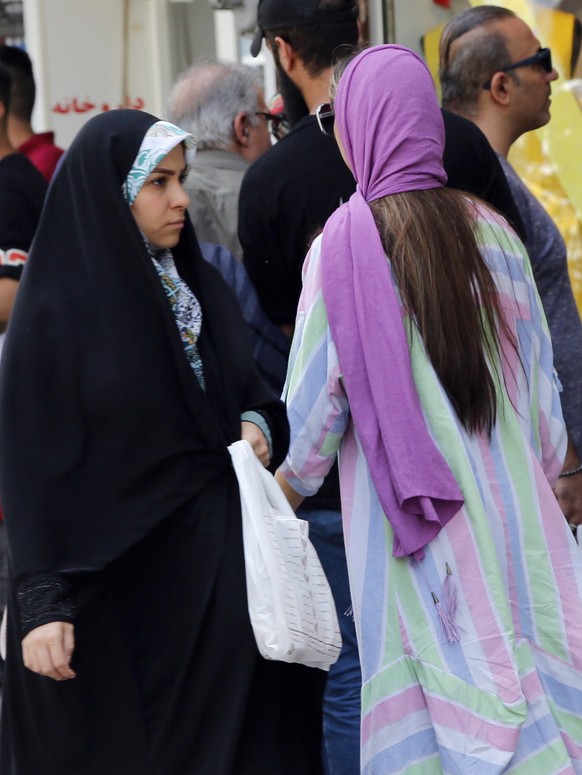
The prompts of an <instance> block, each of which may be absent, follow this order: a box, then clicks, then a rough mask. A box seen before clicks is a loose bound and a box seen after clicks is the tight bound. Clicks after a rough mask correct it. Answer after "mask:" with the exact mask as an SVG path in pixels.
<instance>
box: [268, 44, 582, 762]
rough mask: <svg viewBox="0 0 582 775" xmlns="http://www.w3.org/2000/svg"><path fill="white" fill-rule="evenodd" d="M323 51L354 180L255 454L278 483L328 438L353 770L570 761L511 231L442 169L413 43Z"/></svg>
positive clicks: (535, 321)
mask: <svg viewBox="0 0 582 775" xmlns="http://www.w3.org/2000/svg"><path fill="white" fill-rule="evenodd" d="M338 72H339V73H340V74H339V83H337V78H336V84H335V85H332V93H333V92H334V91H335V94H334V97H335V102H334V106H333V107H334V110H335V135H336V138H337V141H338V143H339V145H340V148H341V150H342V153H343V155H344V159H345V160H346V163H347V165H348V166H349V167H350V169H351V170H352V172H353V174H354V177H355V179H356V181H357V184H358V186H357V191H356V193H355V194H354V195H353V197H352V198H351V199H350V201H349V202H348V203H346V204H345V205H343V206H342V207H341V208H340V209H339V210H337V211H336V212H335V213H334V215H333V216H332V217H331V218H330V219H329V221H328V222H327V224H326V226H325V229H324V231H323V234H322V235H321V236H320V237H318V238H317V239H316V240H315V241H314V243H313V245H312V247H311V250H310V252H309V254H308V257H307V259H306V262H305V266H304V270H303V282H304V287H303V294H302V297H301V300H300V302H299V310H298V316H297V325H296V333H295V339H294V342H293V347H292V354H291V360H290V365H289V372H288V377H287V385H286V397H287V404H288V415H289V419H290V423H291V447H290V450H289V454H288V456H287V459H286V461H285V463H284V464H283V466H282V468H281V469H280V470H279V472H278V474H277V476H278V479H279V481H280V483H281V485H282V487H283V488H284V490H285V492H286V494H287V496H288V498H289V500H290V501H291V502H292V503H293V505H295V506H297V505H298V503H300V501H301V500H302V498H303V497H305V496H308V495H312V494H313V493H315V492H316V491H317V490H318V488H319V486H320V485H321V483H322V481H323V479H324V477H325V476H326V474H327V472H328V471H329V469H330V467H331V465H332V462H333V460H334V459H335V456H336V454H338V455H339V461H340V479H341V487H342V512H343V517H344V532H345V538H346V550H347V555H348V567H349V573H350V585H351V591H352V599H353V611H354V616H355V620H356V627H357V632H358V639H359V647H360V654H361V661H362V673H363V690H362V772H363V773H366V775H372V774H374V775H389V774H390V773H397V772H398V773H413V772H414V773H423V775H426V773H431V774H432V773H435V775H436V773H443V772H444V773H457V772H464V771H471V772H479V773H488V774H489V773H500V772H510V771H518V770H519V771H522V772H523V771H527V772H532V773H533V772H535V773H536V775H549V774H550V773H558V772H582V725H581V724H580V715H581V714H582V555H581V554H580V551H579V549H578V547H577V546H576V543H575V541H574V539H573V537H572V535H571V533H570V530H569V528H568V525H567V523H566V521H565V519H564V518H563V515H562V514H561V512H560V509H559V507H558V504H557V501H556V498H555V497H554V494H553V492H552V483H553V482H554V481H555V479H556V477H557V476H558V474H559V472H560V470H561V464H562V460H563V456H564V452H565V444H566V436H565V432H564V425H563V421H562V416H561V410H560V402H559V397H558V383H557V380H556V379H555V372H554V370H553V363H552V351H551V343H550V338H549V334H548V328H547V325H546V321H545V318H544V315H543V311H542V308H541V306H540V302H539V299H538V296H537V292H536V290H535V285H534V282H533V279H532V275H531V269H530V267H529V263H528V260H527V257H526V253H525V250H524V248H523V246H522V245H521V243H520V242H519V240H518V239H517V237H516V236H515V234H514V232H513V231H512V230H511V229H510V228H509V227H508V225H507V223H506V222H505V221H504V220H503V219H502V218H501V217H500V216H499V215H497V214H496V213H494V212H493V211H492V210H490V209H488V208H487V207H486V206H485V205H484V204H483V203H482V202H478V201H476V200H473V199H470V198H468V197H467V196H466V195H464V194H461V193H460V192H458V191H454V190H450V189H445V188H443V186H444V183H445V182H446V175H445V173H444V170H443V166H442V152H443V144H444V131H443V123H442V118H441V115H440V112H439V108H438V103H437V99H436V96H435V91H434V86H433V83H432V80H431V77H430V74H429V72H428V70H427V68H426V66H425V65H424V63H423V62H422V60H420V59H419V58H418V57H417V56H416V54H414V53H413V52H412V51H409V50H408V49H405V48H401V47H399V46H377V47H374V48H370V49H368V50H366V51H364V52H362V53H360V54H358V55H357V56H356V57H355V58H353V59H352V60H351V61H349V62H348V63H347V64H344V65H343V66H340V67H339V68H338Z"/></svg>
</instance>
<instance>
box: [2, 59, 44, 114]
mask: <svg viewBox="0 0 582 775" xmlns="http://www.w3.org/2000/svg"><path fill="white" fill-rule="evenodd" d="M0 63H2V64H3V65H4V66H5V67H7V68H8V70H10V74H11V75H12V93H11V106H10V112H11V113H12V115H13V116H15V117H16V118H19V119H21V120H23V121H30V119H31V117H32V109H33V108H34V99H35V97H36V86H35V83H34V75H33V72H32V62H31V61H30V57H29V56H28V54H27V53H26V51H24V50H23V49H21V48H18V47H17V46H7V45H5V44H2V45H0Z"/></svg>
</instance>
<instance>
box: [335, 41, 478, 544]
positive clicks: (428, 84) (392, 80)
mask: <svg viewBox="0 0 582 775" xmlns="http://www.w3.org/2000/svg"><path fill="white" fill-rule="evenodd" d="M334 107H335V114H336V126H337V131H338V133H339V137H340V140H341V143H342V145H343V147H344V151H345V155H346V157H347V159H348V162H349V165H350V167H351V169H352V171H353V173H354V177H355V178H356V181H357V184H358V186H357V190H356V192H355V194H354V195H353V196H352V197H351V199H350V200H349V202H348V203H347V204H345V205H344V206H343V207H341V208H340V209H339V210H337V211H336V212H335V213H334V214H333V215H332V216H331V218H330V219H329V220H328V222H327V224H326V226H325V229H324V231H323V238H322V268H323V295H324V299H325V302H326V307H327V312H328V319H329V324H330V328H331V332H332V336H333V339H334V342H335V344H336V347H337V350H338V354H339V360H340V364H341V369H342V376H343V379H344V384H345V386H346V392H347V395H348V399H349V402H350V411H351V413H352V417H353V420H354V424H355V427H356V429H357V432H358V436H359V438H360V441H361V443H362V447H363V449H364V453H365V455H366V459H367V461H368V465H369V467H370V472H371V476H372V480H373V482H374V486H375V488H376V491H377V493H378V497H379V499H380V503H381V505H382V508H383V510H384V512H385V514H386V516H387V518H388V520H389V521H390V524H391V525H392V528H393V530H394V547H393V554H394V555H395V556H397V557H401V556H406V555H409V554H413V553H416V552H421V550H422V548H423V547H424V546H426V544H427V543H428V542H429V541H430V540H431V539H432V538H434V537H435V536H436V535H437V533H438V532H439V530H440V529H441V527H442V526H443V525H444V524H446V523H447V522H448V521H449V520H450V519H451V518H452V517H453V516H454V515H455V514H456V513H457V511H458V510H459V509H460V508H461V506H462V505H463V496H462V494H461V491H460V489H459V487H458V485H457V483H456V481H455V479H454V477H453V475H452V473H451V471H450V469H449V467H448V465H447V463H446V461H445V460H444V458H443V456H442V455H441V453H440V452H439V451H438V450H437V448H436V447H435V445H434V443H433V441H432V439H431V437H430V435H429V432H428V429H427V427H426V423H425V421H424V417H423V414H422V408H421V406H420V401H419V398H418V394H417V392H416V387H415V384H414V380H413V377H412V367H411V363H410V352H409V348H408V342H407V338H406V332H405V330H404V324H403V321H402V312H401V310H400V303H399V299H398V296H397V293H396V290H395V288H394V284H393V280H392V275H391V271H390V266H389V263H388V261H387V260H386V255H385V253H384V248H383V247H382V243H381V240H380V235H379V234H378V229H377V227H376V223H375V221H374V218H373V216H372V212H371V210H370V207H369V206H368V202H371V201H373V200H375V199H379V198H380V197H384V196H388V195H389V194H395V193H400V192H403V191H418V190H423V189H430V188H439V187H441V186H443V185H444V184H445V182H446V174H445V171H444V169H443V163H442V153H443V147H444V126H443V120H442V117H441V113H440V110H439V106H438V103H437V99H436V94H435V90H434V85H433V82H432V78H431V76H430V73H429V71H428V69H427V67H426V65H425V64H424V62H423V61H422V60H421V59H420V58H419V57H418V56H417V55H416V54H415V53H414V52H413V51H410V50H409V49H406V48H403V47H401V46H375V47H373V48H370V49H367V50H366V51H364V52H362V53H361V54H360V55H359V56H357V57H356V58H355V59H354V60H353V61H352V62H350V64H349V65H348V66H347V68H346V70H345V72H344V74H343V75H342V78H341V81H340V84H339V87H338V89H337V94H336V98H335V105H334Z"/></svg>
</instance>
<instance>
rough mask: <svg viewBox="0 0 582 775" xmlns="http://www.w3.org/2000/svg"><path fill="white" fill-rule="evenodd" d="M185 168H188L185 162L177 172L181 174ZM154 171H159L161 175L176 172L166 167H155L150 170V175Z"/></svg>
mask: <svg viewBox="0 0 582 775" xmlns="http://www.w3.org/2000/svg"><path fill="white" fill-rule="evenodd" d="M187 170H188V165H187V164H185V165H184V168H183V169H181V170H179V172H178V174H179V175H183V174H184V173H185V172H186V171H187ZM154 172H158V173H160V174H162V175H175V174H176V171H175V170H169V169H167V168H166V167H155V169H153V170H152V175H153V174H154Z"/></svg>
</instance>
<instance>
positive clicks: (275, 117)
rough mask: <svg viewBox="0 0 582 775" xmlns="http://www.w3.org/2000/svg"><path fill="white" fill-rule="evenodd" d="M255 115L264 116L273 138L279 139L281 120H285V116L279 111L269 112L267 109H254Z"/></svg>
mask: <svg viewBox="0 0 582 775" xmlns="http://www.w3.org/2000/svg"><path fill="white" fill-rule="evenodd" d="M255 116H263V118H265V119H266V121H267V123H268V124H269V128H270V130H271V134H272V135H273V137H274V138H275V140H280V139H281V134H280V132H281V129H282V124H283V121H284V120H285V116H283V115H282V114H280V113H269V112H268V111H267V110H256V111H255Z"/></svg>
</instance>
